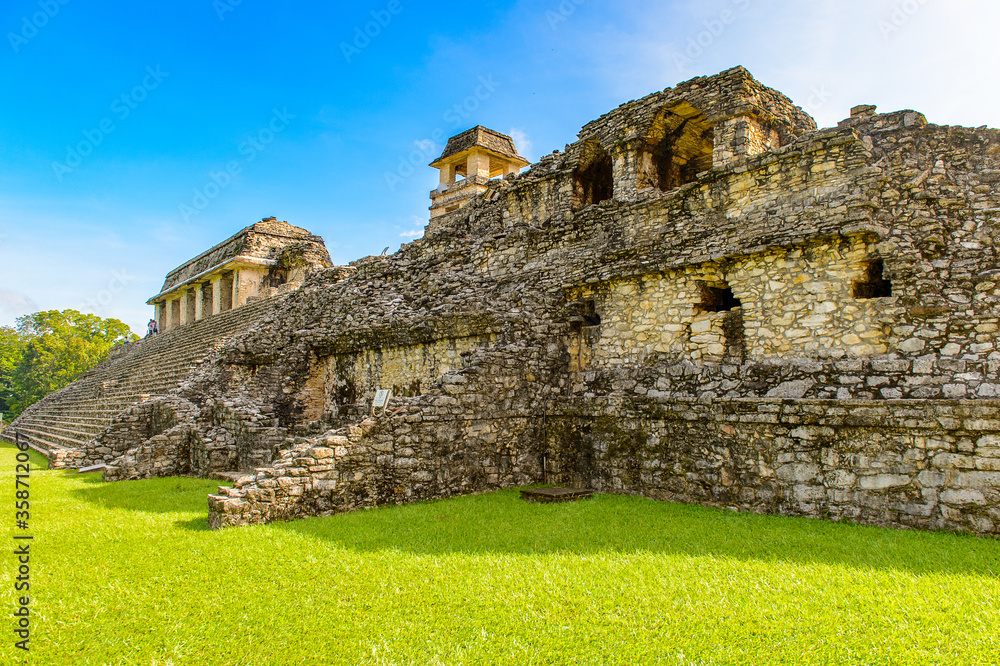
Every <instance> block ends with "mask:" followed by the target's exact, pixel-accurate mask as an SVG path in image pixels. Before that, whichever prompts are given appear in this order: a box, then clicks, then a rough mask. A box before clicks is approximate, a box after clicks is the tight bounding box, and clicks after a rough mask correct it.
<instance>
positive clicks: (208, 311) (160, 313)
mask: <svg viewBox="0 0 1000 666" xmlns="http://www.w3.org/2000/svg"><path fill="white" fill-rule="evenodd" d="M236 285H237V280H236V279H234V274H233V273H230V274H229V275H219V276H216V277H214V278H212V279H210V280H206V281H205V282H200V283H197V284H195V285H192V286H191V287H190V288H188V289H187V290H186V291H184V292H183V293H181V294H179V295H177V296H175V297H173V298H170V299H168V300H166V301H163V302H160V303H157V305H156V320H157V323H158V324H159V326H160V331H161V332H162V331H167V330H170V329H171V328H173V327H174V326H180V325H181V324H187V323H189V322H192V321H198V320H199V319H204V318H205V317H209V316H211V315H214V314H219V313H220V312H225V311H226V310H232V309H233V303H235V302H236V293H235V290H236Z"/></svg>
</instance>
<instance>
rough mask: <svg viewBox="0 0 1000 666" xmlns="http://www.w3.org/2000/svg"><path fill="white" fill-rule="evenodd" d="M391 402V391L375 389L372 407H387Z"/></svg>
mask: <svg viewBox="0 0 1000 666" xmlns="http://www.w3.org/2000/svg"><path fill="white" fill-rule="evenodd" d="M388 402H389V391H387V390H386V389H379V390H377V391H375V399H374V400H372V407H385V406H386V404H387V403H388Z"/></svg>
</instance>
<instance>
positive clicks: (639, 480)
mask: <svg viewBox="0 0 1000 666" xmlns="http://www.w3.org/2000/svg"><path fill="white" fill-rule="evenodd" d="M554 408H555V409H554V414H553V415H551V416H549V417H548V419H549V425H548V428H547V431H548V438H547V441H546V444H547V468H548V470H549V474H550V476H549V480H550V481H553V482H558V483H565V484H570V485H575V486H589V487H592V488H595V489H596V490H599V491H603V492H623V493H631V494H639V495H643V496H645V497H653V498H656V499H662V500H669V501H679V502H689V503H699V504H708V505H712V506H722V507H727V508H732V509H736V510H740V511H755V512H759V513H775V514H783V515H799V516H810V517H823V518H830V519H834V520H851V521H854V522H863V523H871V524H877V525H891V526H897V527H899V526H905V527H920V528H926V529H947V530H963V531H972V532H977V533H980V534H993V535H996V534H1000V405H997V403H995V402H988V403H984V402H972V401H969V402H947V401H941V402H936V403H932V404H928V403H926V402H923V401H878V402H871V401H818V400H795V401H791V400H744V399H735V400H728V401H725V402H721V403H720V402H713V403H706V402H698V401H694V400H689V401H685V400H678V399H676V398H675V399H670V400H662V399H661V400H645V399H635V398H631V399H605V400H600V399H598V400H593V399H592V400H587V401H581V400H566V401H562V402H560V403H557V404H555V405H554ZM706 432H711V433H712V436H711V437H706V436H705V433H706Z"/></svg>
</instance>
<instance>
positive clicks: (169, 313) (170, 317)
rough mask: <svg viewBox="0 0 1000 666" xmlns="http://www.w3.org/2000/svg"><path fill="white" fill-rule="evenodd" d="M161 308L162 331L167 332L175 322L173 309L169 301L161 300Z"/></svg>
mask: <svg viewBox="0 0 1000 666" xmlns="http://www.w3.org/2000/svg"><path fill="white" fill-rule="evenodd" d="M160 307H161V308H163V311H164V314H163V330H164V331H167V330H169V329H171V328H173V327H174V325H175V324H176V322H175V321H174V307H173V304H172V303H171V301H170V299H168V298H165V299H163V303H162V304H161V305H160Z"/></svg>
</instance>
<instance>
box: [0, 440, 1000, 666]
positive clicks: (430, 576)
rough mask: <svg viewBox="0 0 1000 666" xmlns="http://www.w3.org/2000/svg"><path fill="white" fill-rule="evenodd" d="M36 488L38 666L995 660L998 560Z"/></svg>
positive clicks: (617, 518) (615, 507) (774, 529)
mask: <svg viewBox="0 0 1000 666" xmlns="http://www.w3.org/2000/svg"><path fill="white" fill-rule="evenodd" d="M13 457H14V451H13V449H12V448H11V447H9V446H6V447H4V448H0V483H3V484H6V485H7V486H8V487H9V488H13V480H12V474H13V465H14V460H13ZM31 484H32V486H31V489H32V502H33V507H32V534H34V536H35V540H34V542H33V544H32V549H33V550H32V553H33V559H32V567H33V568H32V592H33V601H32V604H33V605H32V608H33V611H34V613H35V614H34V625H33V634H32V642H31V647H32V650H31V654H30V658H29V662H31V663H37V664H160V665H162V664H212V665H214V664H255V665H256V664H449V665H450V664H518V665H521V664H587V665H592V664H678V665H679V664H920V665H925V664H963V665H964V664H997V663H998V662H1000V656H998V655H1000V637H998V634H1000V578H998V574H1000V542H998V541H994V540H987V539H977V538H975V537H970V536H962V535H953V534H941V533H938V534H932V533H922V532H911V531H894V530H882V529H876V528H868V527H858V526H854V525H846V524H833V523H828V522H822V521H813V520H802V519H789V518H779V517H767V516H755V515H740V514H734V513H731V512H727V511H719V510H714V509H707V508H701V507H691V506H683V505H678V504H667V503H660V502H654V501H649V500H643V499H636V498H630V497H618V496H598V497H596V498H594V499H592V500H589V501H585V502H579V503H571V504H556V505H537V504H529V503H526V502H522V501H521V500H520V499H519V498H518V493H517V492H516V491H504V492H498V493H492V494H489V495H482V496H476V497H465V498H460V499H455V500H448V501H440V502H427V503H421V504H415V505H410V506H405V507H397V508H384V509H379V510H374V511H364V512H358V513H353V514H348V515H342V516H336V517H333V518H323V519H310V520H303V521H298V522H293V523H281V524H273V525H265V526H255V527H250V528H237V529H229V530H223V531H220V532H211V531H208V530H207V528H206V526H205V516H206V500H205V496H206V495H207V494H208V493H209V492H211V491H214V489H215V487H216V485H217V483H213V482H210V481H202V480H194V479H157V480H151V481H139V482H126V483H118V484H103V483H101V482H100V480H99V477H98V476H97V475H95V474H87V475H71V474H67V473H64V472H60V471H40V472H33V474H32V480H31ZM11 494H12V493H11V492H8V493H3V496H4V497H8V498H9V497H10V496H11ZM4 501H5V502H6V506H5V507H4V508H3V511H4V512H5V513H3V514H2V515H4V516H6V520H7V521H8V524H9V525H12V524H13V513H12V512H13V507H12V502H13V500H12V499H7V500H4ZM10 531H11V532H12V533H13V531H14V530H10ZM13 567H14V563H13V557H12V556H10V555H8V556H7V557H4V558H2V562H0V568H2V570H0V585H2V590H3V594H0V604H3V607H4V608H3V610H2V611H0V612H4V613H7V609H9V610H11V611H12V610H13V609H14V593H13V591H12V578H13ZM13 640H14V638H13V634H12V633H10V632H9V631H8V630H6V629H4V630H3V631H2V632H0V661H2V662H3V663H20V661H21V660H22V655H21V654H19V652H18V651H16V650H14V649H13V647H12V644H13Z"/></svg>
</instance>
